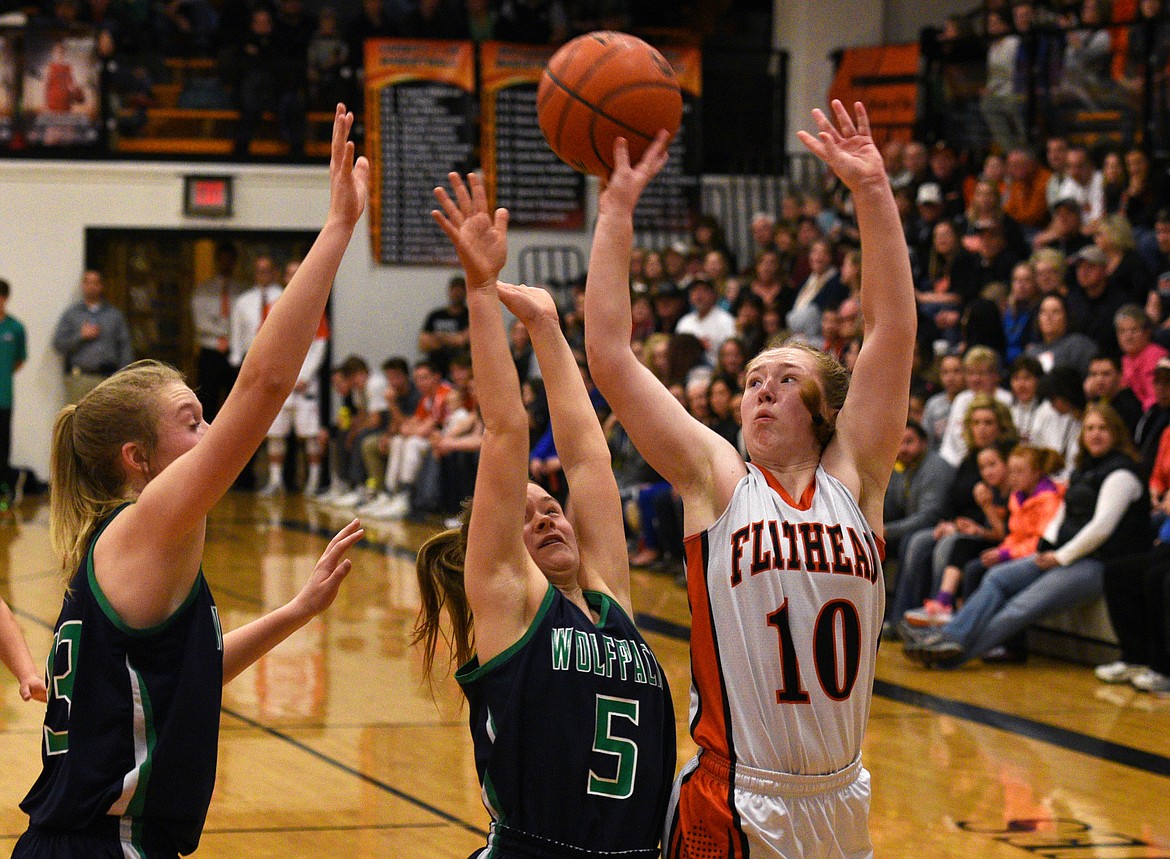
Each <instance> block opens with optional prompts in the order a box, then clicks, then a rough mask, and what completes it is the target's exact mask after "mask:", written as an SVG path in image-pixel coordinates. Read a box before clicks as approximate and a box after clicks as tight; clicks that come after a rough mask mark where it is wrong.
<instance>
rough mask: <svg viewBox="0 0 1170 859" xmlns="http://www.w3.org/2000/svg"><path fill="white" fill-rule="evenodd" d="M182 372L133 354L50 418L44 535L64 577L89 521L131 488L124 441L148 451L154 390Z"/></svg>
mask: <svg viewBox="0 0 1170 859" xmlns="http://www.w3.org/2000/svg"><path fill="white" fill-rule="evenodd" d="M176 383H177V384H182V383H183V375H182V374H181V373H180V372H179V371H178V370H176V369H175V368H174V367H171V366H169V365H167V364H162V363H160V362H158V361H138V362H136V363H134V364H131V365H130V366H129V367H126V368H125V369H124V370H120V371H119V372H117V373H115V374H114V375H113V376H111V377H110V378H108V379H106V380H105V381H104V382H102V383H101V384H100V385H98V386H97V387H96V388H94V389H93V390H92V391H90V392H89V393H88V394H86V395H85V397H84V398H82V400H81V402H79V403H77V405H69V406H66V407H65V408H63V409H62V410H61V411H60V412H59V413H58V415H57V420H56V421H55V422H54V424H53V439H52V445H53V446H52V451H51V453H50V457H49V481H50V485H51V494H50V497H49V540H50V542H51V543H52V547H53V551H54V552H55V553H56V554H57V556H58V557H59V558H60V559H61V571H62V573H63V574H64V576H65V577H66V578H69V577H71V576H72V575H73V572H74V571H75V570H76V569H77V567H78V565H80V563H81V559H82V557H83V556H84V555H85V551H86V548H87V546H88V545H89V541H90V539H91V538H92V536H93V531H94V528H95V527H96V526H97V524H98V522H100V521H101V520H102V519H103V518H105V517H106V516H108V515H109V514H110V513H111V512H113V511H114V510H115V509H117V507H118V505H120V504H122V503H124V502H126V501H129V500H132V499H133V497H134V492H133V490H132V489H131V488H130V486H129V482H128V480H127V476H126V473H125V471H124V470H123V468H122V463H121V458H122V445H124V444H125V443H126V442H136V443H138V444H140V445H141V446H142V447H143V449H144V451H145V452H146V454H147V455H148V456H149V455H150V454H151V453H152V452H153V451H154V446H155V444H156V442H157V440H158V421H159V415H160V413H161V406H160V399H159V392H160V390H161V389H163V388H165V387H167V386H168V385H172V384H176Z"/></svg>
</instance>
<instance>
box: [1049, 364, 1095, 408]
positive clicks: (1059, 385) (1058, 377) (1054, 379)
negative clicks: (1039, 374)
mask: <svg viewBox="0 0 1170 859" xmlns="http://www.w3.org/2000/svg"><path fill="white" fill-rule="evenodd" d="M1040 391H1041V394H1042V396H1043V399H1045V400H1048V401H1050V402H1051V401H1052V400H1053V399H1054V398H1056V397H1060V399H1062V400H1067V401H1068V403H1069V405H1071V406H1072V407H1073V408H1074V409H1077V410H1078V411H1080V410H1082V409H1084V408H1085V402H1086V401H1085V386H1084V381H1083V380H1082V378H1081V374H1080V371H1078V370H1077V369H1076V368H1075V367H1053V368H1052V370H1050V371H1049V373H1048V375H1047V376H1045V377H1044V379H1043V380H1042V382H1041V385H1040Z"/></svg>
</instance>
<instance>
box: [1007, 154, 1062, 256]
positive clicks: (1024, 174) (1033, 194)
mask: <svg viewBox="0 0 1170 859" xmlns="http://www.w3.org/2000/svg"><path fill="white" fill-rule="evenodd" d="M1006 172H1007V178H1006V180H1005V182H1004V192H1003V211H1004V214H1006V215H1008V216H1010V217H1011V218H1013V219H1014V220H1015V221H1016V223H1017V224H1019V225H1020V229H1021V230H1023V232H1024V238H1025V239H1026V240H1027V241H1028V242H1029V243H1030V242H1031V240H1032V238H1033V236H1035V235H1036V233H1038V232H1039V231H1040V230H1041V229H1042V228H1043V227H1044V225H1045V224H1047V223H1048V202H1047V200H1046V198H1045V193H1046V190H1047V187H1048V180H1049V178H1050V177H1051V175H1052V173H1051V172H1050V171H1049V170H1048V168H1047V167H1042V166H1041V165H1040V164H1038V163H1037V162H1036V157H1035V156H1034V155H1033V154H1032V153H1031V152H1030V151H1029V150H1027V149H1023V148H1020V149H1013V150H1011V151H1010V152H1008V154H1007V160H1006Z"/></svg>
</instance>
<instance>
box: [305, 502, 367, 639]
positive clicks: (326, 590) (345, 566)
mask: <svg viewBox="0 0 1170 859" xmlns="http://www.w3.org/2000/svg"><path fill="white" fill-rule="evenodd" d="M365 533H366V532H365V531H364V530H363V529H362V526H361V523H360V522H359V521H358V520H357V519H354V520H353V521H352V522H350V523H349V524H348V525H346V526H345V527H344V528H342V529H341V530H340V531H338V532H337V534H335V535H334V537H333V539H332V540H330V541H329V545H328V546H326V547H325V551H324V552H323V553H322V554H321V558H320V560H318V561H317V566H315V567H314V568H313V574H312V575H311V576H309V580H308V581H307V582H305V586H304V587H303V588H301V591H300V593H298V594H297V595H296V597H294V602H296V603H298V608H299V609H300V611H301V612H303V613H304V615H305V616H306V617H313V616H314V615H318V614H320V613H321V612H323V611H325V609H327V608H329V606H331V605H333V600H334V599H336V598H337V590H338V588H340V587H341V583H342V582H343V581H345V577H346V576H348V575H349V571H350V570H351V569H352V568H353V562H352V561H350V559H349V558H347V557H345V553H346V552H347V551H349V549H350V548H351V547H352V546H353V545H354V544H355V543H356V542H357V541H358V540H360V539H361V538H362V537H363V536H364V535H365Z"/></svg>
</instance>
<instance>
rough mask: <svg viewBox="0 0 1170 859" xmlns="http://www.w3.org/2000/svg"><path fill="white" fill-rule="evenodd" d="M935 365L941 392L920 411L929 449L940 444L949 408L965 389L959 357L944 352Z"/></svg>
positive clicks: (961, 361) (945, 427)
mask: <svg viewBox="0 0 1170 859" xmlns="http://www.w3.org/2000/svg"><path fill="white" fill-rule="evenodd" d="M935 364H936V366H937V371H936V375H937V376H938V382H939V388H940V389H941V390H939V391H938V392H937V393H935V394H933V395H932V396H931V397H930V398H929V399H928V400H927V401H926V404H925V405H924V406H923V410H922V426H923V428H924V429H925V430H926V436H927V440H928V442H929V443H930V447H931V449H937V448H938V447H939V446H940V445H941V444H942V440H943V435H944V434H945V433H946V429H947V422H948V421H949V420H950V417H951V406H952V405H953V404H954V402H955V397H957V396H958V395H959V393H960V392H962V391H963V390H965V389H966V387H967V381H966V379H965V377H964V375H963V357H962V356H961V355H959V354H958V353H956V352H945V353H943V354H942V355H939V356H938V357H937V358H936V359H935Z"/></svg>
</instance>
